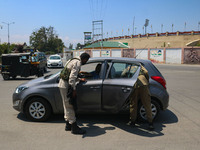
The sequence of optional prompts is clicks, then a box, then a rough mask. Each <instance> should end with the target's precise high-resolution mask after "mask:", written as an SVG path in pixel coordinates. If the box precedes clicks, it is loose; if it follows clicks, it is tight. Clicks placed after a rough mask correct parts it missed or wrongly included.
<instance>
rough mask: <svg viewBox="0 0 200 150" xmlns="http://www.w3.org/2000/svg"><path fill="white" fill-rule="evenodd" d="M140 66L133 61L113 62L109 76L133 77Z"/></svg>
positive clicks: (112, 77)
mask: <svg viewBox="0 0 200 150" xmlns="http://www.w3.org/2000/svg"><path fill="white" fill-rule="evenodd" d="M137 69H138V66H137V65H135V64H131V63H113V65H112V67H111V69H110V72H109V75H108V78H111V79H115V78H132V76H133V75H134V74H135V72H136V71H137Z"/></svg>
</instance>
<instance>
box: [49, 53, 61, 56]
mask: <svg viewBox="0 0 200 150" xmlns="http://www.w3.org/2000/svg"><path fill="white" fill-rule="evenodd" d="M51 56H60V55H58V54H55V55H50V56H49V57H51ZM60 57H61V56H60Z"/></svg>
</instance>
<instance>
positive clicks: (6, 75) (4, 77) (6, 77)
mask: <svg viewBox="0 0 200 150" xmlns="http://www.w3.org/2000/svg"><path fill="white" fill-rule="evenodd" d="M2 76H3V79H4V80H9V79H10V76H9V75H8V74H2Z"/></svg>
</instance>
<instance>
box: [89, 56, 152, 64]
mask: <svg viewBox="0 0 200 150" xmlns="http://www.w3.org/2000/svg"><path fill="white" fill-rule="evenodd" d="M104 60H111V61H112V60H121V61H132V62H141V63H151V61H150V60H144V59H136V58H127V57H93V58H90V59H89V61H104Z"/></svg>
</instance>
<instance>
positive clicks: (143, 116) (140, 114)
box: [138, 99, 160, 121]
mask: <svg viewBox="0 0 200 150" xmlns="http://www.w3.org/2000/svg"><path fill="white" fill-rule="evenodd" d="M151 110H152V117H153V119H155V118H156V117H157V115H158V113H159V111H160V105H159V104H158V103H157V102H156V101H155V100H154V99H152V100H151ZM138 119H139V120H140V121H146V120H147V116H146V111H145V108H144V106H143V105H142V104H141V103H140V104H139V109H138Z"/></svg>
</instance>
